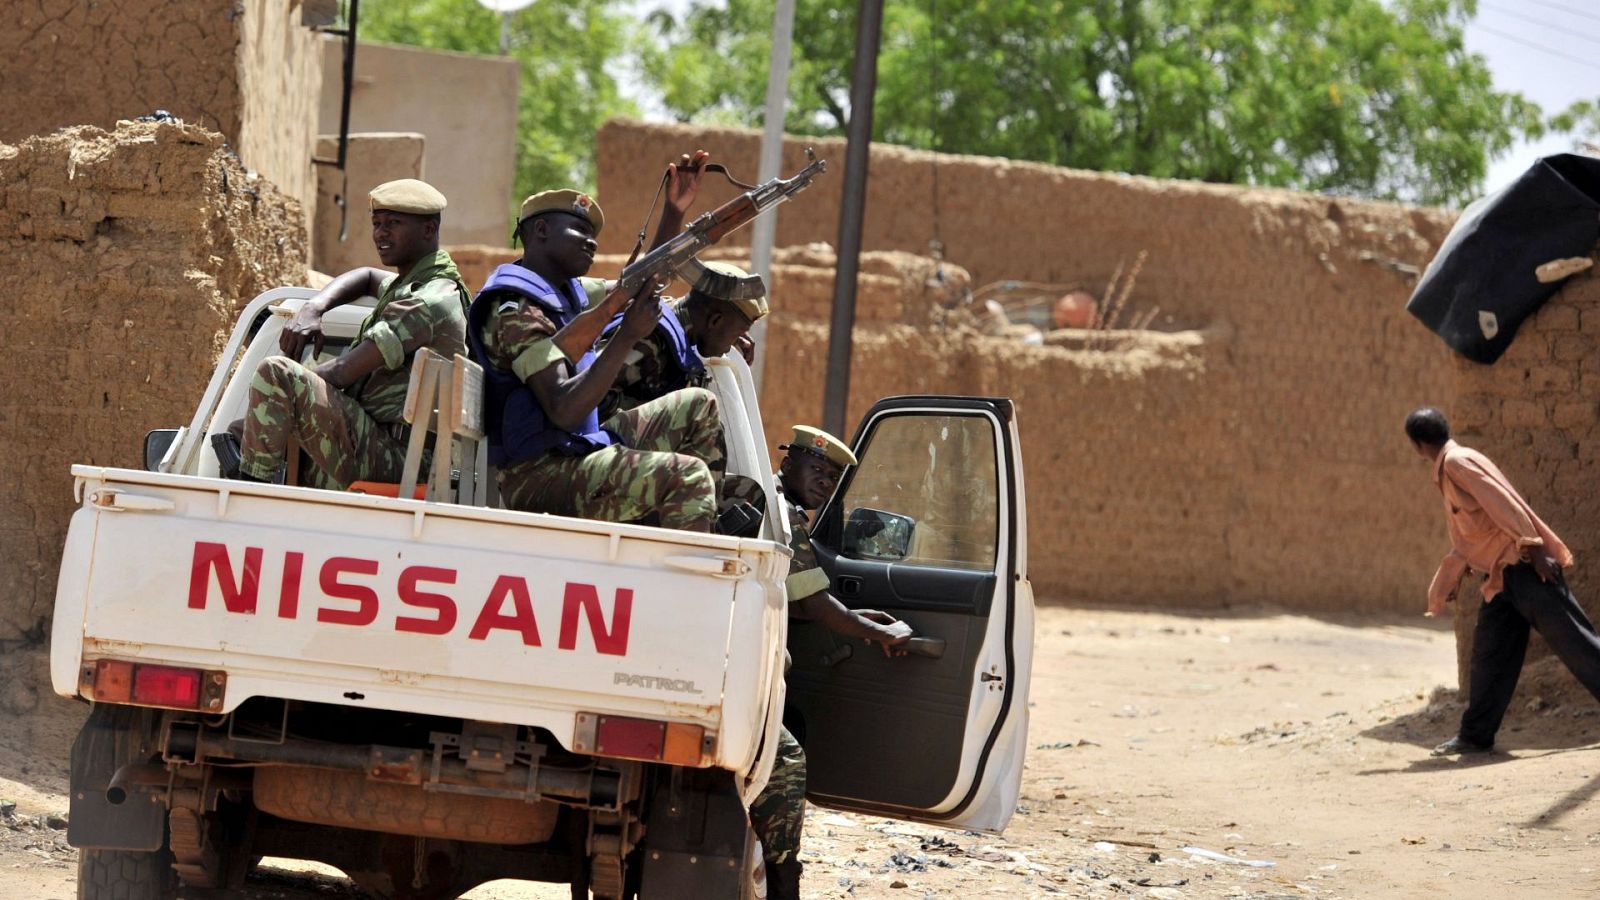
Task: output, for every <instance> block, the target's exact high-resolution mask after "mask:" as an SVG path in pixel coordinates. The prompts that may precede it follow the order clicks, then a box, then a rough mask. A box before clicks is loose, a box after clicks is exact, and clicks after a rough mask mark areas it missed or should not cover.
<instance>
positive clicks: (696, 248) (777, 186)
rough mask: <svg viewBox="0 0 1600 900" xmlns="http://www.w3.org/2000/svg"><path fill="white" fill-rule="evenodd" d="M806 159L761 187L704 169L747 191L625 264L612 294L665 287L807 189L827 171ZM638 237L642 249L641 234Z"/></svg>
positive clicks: (819, 163) (823, 164)
mask: <svg viewBox="0 0 1600 900" xmlns="http://www.w3.org/2000/svg"><path fill="white" fill-rule="evenodd" d="M806 158H807V159H808V160H810V164H809V165H807V166H806V167H805V168H804V169H801V170H800V171H799V172H796V173H795V174H794V175H792V176H790V177H789V178H774V179H772V180H771V181H768V182H766V183H764V184H743V183H741V182H739V181H737V180H735V179H734V177H733V176H732V175H728V170H727V169H725V168H723V167H722V166H717V165H711V166H707V167H706V168H707V169H708V170H720V171H721V172H722V174H723V175H725V176H727V178H728V180H729V181H731V182H733V183H734V184H735V185H736V186H738V187H742V188H746V190H745V192H744V193H743V194H740V195H739V196H737V197H735V198H733V199H732V200H729V201H728V202H727V203H724V204H722V205H721V206H719V207H717V208H716V209H713V210H711V211H710V212H708V213H702V214H701V215H700V216H699V217H698V218H696V219H695V220H694V221H692V222H690V223H689V224H688V225H686V226H684V229H683V230H682V231H680V232H678V233H677V235H676V236H674V237H673V238H672V239H670V240H668V241H667V242H666V243H664V244H662V245H661V246H659V247H657V248H655V249H654V250H651V251H650V252H649V253H646V254H645V255H644V256H641V257H639V258H638V259H636V260H634V261H632V262H630V263H628V265H627V266H626V267H625V268H623V270H622V275H621V276H620V277H619V278H618V279H617V286H616V288H615V293H617V294H621V295H622V296H624V297H633V296H636V295H637V294H638V293H639V291H640V289H641V288H643V287H644V286H645V285H647V284H650V283H651V282H657V283H660V284H665V283H666V282H667V281H670V280H671V278H672V276H673V274H674V273H676V272H677V271H678V269H679V268H680V267H681V266H683V265H684V264H685V263H687V262H688V261H689V260H691V259H693V258H694V256H695V255H696V254H698V253H699V252H700V251H701V250H704V249H705V248H707V247H709V246H711V245H712V244H715V243H716V242H717V241H720V240H722V239H723V237H725V236H726V235H728V234H729V233H731V232H733V231H734V230H736V229H738V228H741V227H743V226H745V225H747V224H749V223H750V222H753V221H755V220H756V217H758V216H760V215H761V214H762V213H764V212H766V211H767V210H769V209H772V208H773V207H775V206H777V205H778V204H780V203H782V202H783V201H785V200H788V199H789V198H790V197H793V196H794V195H795V194H798V193H800V192H801V191H803V190H805V189H806V188H808V187H810V186H811V182H812V180H813V179H815V178H816V177H817V176H818V175H820V174H822V173H823V172H826V171H828V161H827V160H825V159H817V157H816V154H815V153H812V152H811V149H810V148H807V149H806ZM640 237H641V246H642V243H643V241H642V238H643V234H642V233H641V235H640ZM636 252H637V251H636Z"/></svg>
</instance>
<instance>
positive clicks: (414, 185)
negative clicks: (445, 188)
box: [367, 178, 445, 216]
mask: <svg viewBox="0 0 1600 900" xmlns="http://www.w3.org/2000/svg"><path fill="white" fill-rule="evenodd" d="M444 206H445V199H444V195H443V194H441V193H439V189H438V188H436V187H434V186H433V185H431V184H428V183H427V182H425V181H418V180H416V179H415V178H402V179H400V180H399V181H385V182H384V183H383V184H380V185H378V186H377V187H375V188H373V189H372V193H370V194H368V195H367V208H368V209H370V210H372V211H373V212H377V211H378V210H380V209H386V210H388V211H390V212H398V213H410V214H411V215H414V216H433V215H438V214H439V213H442V212H444Z"/></svg>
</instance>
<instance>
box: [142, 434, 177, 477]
mask: <svg viewBox="0 0 1600 900" xmlns="http://www.w3.org/2000/svg"><path fill="white" fill-rule="evenodd" d="M181 430H182V429H180V428H157V429H156V430H155V431H152V432H150V433H149V434H146V435H145V436H144V469H145V471H146V472H159V471H161V461H162V460H163V459H166V458H167V451H168V450H171V449H172V444H173V442H174V441H176V440H177V439H178V432H179V431H181Z"/></svg>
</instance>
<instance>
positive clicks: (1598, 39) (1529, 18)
mask: <svg viewBox="0 0 1600 900" xmlns="http://www.w3.org/2000/svg"><path fill="white" fill-rule="evenodd" d="M1484 6H1485V8H1487V9H1489V10H1490V11H1492V12H1497V13H1499V14H1500V15H1502V16H1510V17H1511V18H1513V19H1520V20H1522V21H1524V22H1527V23H1528V24H1530V25H1537V26H1538V27H1540V28H1548V29H1550V30H1551V31H1559V32H1561V33H1562V34H1564V35H1566V36H1568V37H1575V38H1583V39H1584V40H1586V41H1594V42H1595V43H1597V44H1600V37H1597V36H1595V35H1592V34H1589V33H1587V32H1583V31H1574V30H1572V29H1571V28H1567V27H1566V26H1564V25H1557V24H1555V23H1554V22H1546V21H1545V20H1543V19H1539V18H1535V17H1534V16H1529V15H1524V14H1523V13H1519V12H1514V11H1512V10H1509V9H1506V8H1504V7H1501V6H1494V5H1492V4H1488V3H1486V4H1484Z"/></svg>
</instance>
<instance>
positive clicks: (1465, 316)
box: [1406, 153, 1600, 363]
mask: <svg viewBox="0 0 1600 900" xmlns="http://www.w3.org/2000/svg"><path fill="white" fill-rule="evenodd" d="M1597 239H1600V159H1595V158H1593V157H1588V156H1577V155H1574V154H1570V153H1563V154H1559V155H1556V156H1547V157H1545V158H1543V159H1541V160H1539V161H1538V162H1536V163H1534V164H1533V168H1531V169H1529V170H1528V171H1526V172H1524V173H1522V176H1521V177H1519V178H1518V179H1517V180H1516V181H1514V182H1512V183H1511V184H1510V185H1508V186H1506V187H1505V188H1502V189H1501V190H1500V191H1498V192H1496V193H1494V194H1490V195H1489V196H1487V197H1484V198H1483V199H1481V200H1479V201H1477V202H1476V203H1473V204H1472V205H1471V206H1469V207H1467V209H1466V211H1464V212H1463V213H1462V214H1461V218H1460V219H1458V220H1457V221H1456V224H1455V226H1454V227H1452V228H1451V229H1450V234H1449V235H1448V236H1446V237H1445V239H1444V245H1443V246H1441V247H1440V248H1439V252H1438V253H1437V254H1436V255H1435V256H1434V257H1433V262H1431V263H1429V264H1428V269H1427V271H1425V272H1423V273H1422V278H1421V280H1419V281H1418V282H1417V289H1416V290H1415V291H1413V292H1412V294H1411V300H1410V301H1409V302H1407V303H1406V310H1407V311H1408V312H1410V313H1411V314H1412V315H1414V316H1416V317H1417V318H1418V319H1420V320H1422V324H1424V325H1426V326H1428V328H1429V329H1431V330H1432V331H1433V333H1434V334H1437V335H1439V336H1440V337H1442V338H1444V341H1445V343H1447V344H1449V345H1450V346H1451V347H1452V348H1454V349H1455V351H1456V352H1457V353H1460V354H1461V355H1462V356H1465V357H1466V358H1468V359H1470V360H1474V361H1476V362H1481V363H1492V362H1494V361H1495V360H1497V359H1499V358H1500V354H1502V353H1504V352H1506V348H1507V347H1509V346H1511V339H1512V338H1514V337H1516V334H1517V326H1519V325H1521V324H1522V320H1523V319H1526V318H1527V317H1528V316H1531V315H1533V313H1534V311H1535V310H1537V309H1538V308H1539V307H1540V306H1541V305H1542V304H1543V303H1544V302H1545V301H1546V300H1548V299H1550V295H1551V294H1554V293H1555V292H1556V289H1557V288H1559V287H1560V286H1561V285H1560V283H1555V284H1540V283H1539V280H1538V279H1537V278H1536V277H1535V276H1534V269H1536V268H1538V267H1539V266H1540V265H1542V264H1544V263H1547V262H1550V261H1551V260H1554V259H1562V258H1564V257H1572V256H1587V255H1588V254H1589V253H1590V251H1592V250H1593V249H1594V246H1595V242H1596V240H1597Z"/></svg>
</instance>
